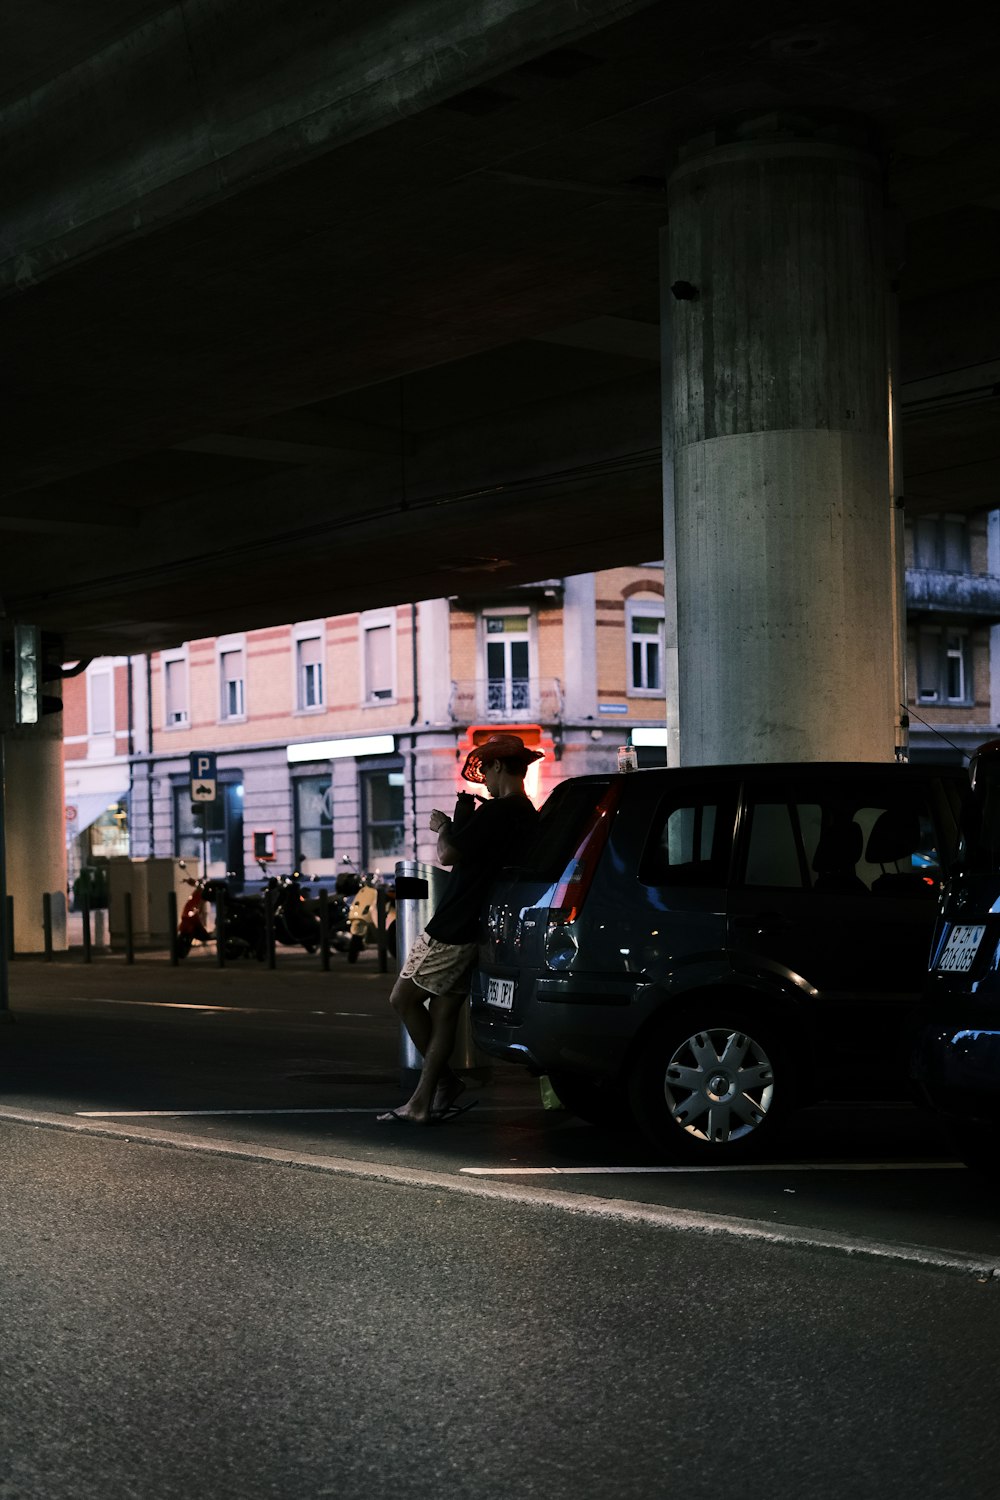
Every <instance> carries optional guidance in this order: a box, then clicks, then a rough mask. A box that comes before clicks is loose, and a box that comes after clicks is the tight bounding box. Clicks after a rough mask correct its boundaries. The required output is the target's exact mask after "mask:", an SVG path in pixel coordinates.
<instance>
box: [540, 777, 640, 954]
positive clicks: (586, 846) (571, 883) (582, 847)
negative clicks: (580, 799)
mask: <svg viewBox="0 0 1000 1500" xmlns="http://www.w3.org/2000/svg"><path fill="white" fill-rule="evenodd" d="M621 786H622V784H621V781H613V782H612V783H611V785H610V786H609V787H608V789H607V791H606V792H605V793H604V796H603V797H602V798H601V800H600V802H598V804H597V806H596V807H595V808H594V811H593V812H592V813H591V815H590V819H589V820H588V823H587V826H586V828H585V829H584V833H583V837H582V838H581V840H580V842H579V844H578V845H577V848H576V853H575V854H574V855H573V858H572V859H571V860H570V862H569V864H568V865H567V866H566V869H565V870H564V871H563V874H562V877H561V878H560V880H559V883H558V885H557V886H556V888H555V892H554V894H553V897H552V904H551V906H550V907H549V926H550V928H551V927H552V926H553V925H554V924H558V925H560V926H565V924H566V923H567V922H575V921H576V919H577V917H578V916H579V915H580V910H581V908H582V906H583V903H584V901H585V900H586V899H587V892H588V891H589V890H590V887H591V885H592V884H593V880H594V876H595V874H596V873H597V866H598V863H599V861H600V858H601V855H602V854H603V853H604V846H605V844H606V843H607V842H608V834H609V833H610V832H611V823H612V819H613V817H614V814H615V811H616V810H617V807H618V799H619V797H620V796H621Z"/></svg>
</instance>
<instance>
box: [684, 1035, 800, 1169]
mask: <svg viewBox="0 0 1000 1500" xmlns="http://www.w3.org/2000/svg"><path fill="white" fill-rule="evenodd" d="M663 1096H664V1098H665V1100H666V1103H667V1108H668V1109H669V1111H670V1114H671V1116H672V1118H673V1119H674V1120H676V1121H677V1124H678V1125H680V1126H681V1128H682V1129H683V1130H685V1131H687V1133H688V1135H690V1136H693V1137H694V1138H695V1139H696V1140H700V1141H711V1142H713V1144H716V1145H724V1144H725V1143H726V1142H727V1141H738V1140H741V1139H742V1138H743V1137H745V1136H748V1135H750V1134H751V1133H752V1132H753V1131H755V1130H757V1129H758V1128H759V1127H760V1125H761V1124H762V1123H763V1121H764V1119H765V1118H766V1116H767V1112H768V1110H769V1109H770V1108H771V1103H772V1100H773V1098H774V1069H773V1068H772V1066H771V1059H770V1058H769V1057H768V1055H767V1053H766V1052H765V1051H764V1049H763V1047H762V1046H761V1045H760V1043H759V1042H755V1041H754V1039H753V1037H751V1036H748V1035H747V1033H746V1032H745V1031H729V1030H728V1029H727V1028H725V1027H722V1028H713V1029H711V1030H708V1031H698V1032H696V1033H695V1034H694V1036H689V1037H688V1038H687V1040H686V1041H684V1042H682V1043H681V1045H680V1046H679V1047H678V1048H677V1050H676V1051H675V1052H674V1054H673V1056H672V1057H671V1059H670V1061H669V1062H668V1063H667V1070H666V1076H665V1078H664V1084H663Z"/></svg>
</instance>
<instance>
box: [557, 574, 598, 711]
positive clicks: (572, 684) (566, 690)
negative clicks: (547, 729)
mask: <svg viewBox="0 0 1000 1500" xmlns="http://www.w3.org/2000/svg"><path fill="white" fill-rule="evenodd" d="M563 694H564V701H563V717H564V718H565V719H566V721H567V723H570V724H572V723H576V722H578V721H579V720H581V719H593V720H595V721H596V719H597V618H596V604H595V590H594V575H593V573H578V574H576V576H575V577H572V578H566V579H564V580H563Z"/></svg>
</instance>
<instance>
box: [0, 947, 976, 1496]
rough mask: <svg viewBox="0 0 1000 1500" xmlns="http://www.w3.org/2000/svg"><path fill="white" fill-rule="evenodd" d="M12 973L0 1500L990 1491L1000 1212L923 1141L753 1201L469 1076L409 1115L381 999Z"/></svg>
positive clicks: (861, 1123)
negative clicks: (456, 1100)
mask: <svg viewBox="0 0 1000 1500" xmlns="http://www.w3.org/2000/svg"><path fill="white" fill-rule="evenodd" d="M334 965H335V966H334V968H333V970H332V971H331V972H330V973H329V974H324V973H323V972H322V971H321V970H320V969H319V966H318V963H317V961H316V960H314V959H308V958H307V957H306V956H305V955H293V954H288V953H283V954H280V955H279V959H278V967H277V969H276V970H275V971H273V972H270V971H267V970H266V969H261V968H260V967H258V966H257V965H244V966H230V967H227V968H226V969H225V970H220V969H218V968H217V966H216V965H215V964H214V962H212V960H211V958H210V956H209V955H207V954H195V955H192V958H191V959H189V960H188V961H187V963H186V964H185V965H182V966H181V967H179V968H178V969H171V968H170V966H169V964H167V963H166V962H164V960H163V956H162V955H160V956H152V955H140V957H139V960H138V961H137V963H136V964H135V965H134V966H128V965H126V964H125V963H124V960H123V959H121V958H120V957H117V956H116V957H99V958H98V959H96V960H95V962H94V963H93V964H91V965H89V966H84V965H82V964H80V963H78V962H67V961H60V962H56V963H53V964H49V965H46V964H43V963H40V962H38V961H34V960H21V959H18V960H17V961H16V962H15V963H14V964H13V965H12V966H11V981H12V1009H11V1020H10V1024H8V1025H2V1026H0V1278H2V1279H0V1375H2V1376H3V1382H4V1384H3V1388H4V1391H5V1398H4V1402H3V1404H2V1406H0V1497H2V1500H12V1497H17V1500H64V1497H65V1500H87V1497H90V1496H94V1497H97V1496H100V1497H102V1500H117V1497H119V1496H121V1497H132V1496H136V1497H142V1500H161V1497H163V1500H172V1497H174V1496H177V1497H180V1496H184V1497H198V1496H205V1497H220V1500H224V1497H225V1500H228V1497H229V1496H233V1497H237V1496H240V1497H247V1500H256V1497H257V1496H262V1497H263V1496H272V1495H273V1496H281V1497H285V1496H288V1497H295V1500H311V1497H313V1496H317V1497H318V1496H324V1495H338V1496H342V1497H354V1496H357V1497H366V1500H367V1497H373V1500H374V1497H382V1496H384V1495H386V1494H390V1493H393V1492H399V1493H400V1494H406V1495H407V1496H417V1497H419V1496H423V1495H428V1496H430V1495H441V1496H452V1495H454V1496H466V1495H468V1496H470V1497H472V1496H477V1497H490V1496H501V1495H504V1496H512V1497H517V1496H520V1495H525V1496H535V1495H539V1496H547V1497H561V1496H564V1495H565V1496H567V1497H569V1496H574V1497H587V1500H589V1497H590V1496H591V1495H593V1496H595V1497H596V1496H598V1495H601V1496H617V1495H621V1496H633V1495H634V1496H644V1497H645V1496H651V1495H652V1496H656V1495H660V1494H665V1493H667V1492H668V1491H672V1490H675V1489H678V1488H680V1489H681V1490H682V1491H683V1492H684V1493H685V1495H687V1496H691V1497H696V1500H697V1497H700V1496H702V1495H704V1496H706V1497H707V1496H709V1495H714V1494H717V1493H718V1492H719V1490H720V1489H721V1488H723V1487H724V1488H725V1491H726V1493H727V1494H729V1495H730V1496H734V1497H736V1500H740V1497H743V1496H745V1497H747V1500H749V1497H751V1496H753V1497H755V1500H756V1497H759V1495H760V1494H761V1492H762V1490H764V1489H766V1490H767V1491H769V1492H770V1493H772V1494H774V1495H776V1496H779V1497H784V1496H786V1495H787V1496H789V1497H790V1496H792V1495H795V1496H796V1497H799V1496H801V1495H803V1494H806V1495H810V1496H813V1495H814V1496H818V1497H824V1496H827V1495H830V1496H833V1495H834V1494H837V1495H844V1494H849V1495H851V1496H859V1497H865V1496H868V1495H871V1496H873V1497H874V1496H875V1495H879V1496H882V1495H900V1496H902V1495H904V1494H905V1495H909V1494H911V1493H913V1492H916V1491H918V1489H919V1493H921V1494H925V1495H942V1496H943V1495H945V1494H946V1493H947V1494H949V1495H951V1494H952V1493H953V1492H954V1489H955V1488H956V1486H958V1485H960V1487H961V1488H962V1490H963V1491H964V1492H965V1494H966V1495H969V1496H972V1497H975V1500H978V1497H979V1496H983V1497H986V1496H994V1495H995V1494H996V1478H995V1475H996V1465H997V1458H998V1442H1000V1440H998V1437H997V1424H996V1422H995V1415H994V1414H995V1404H996V1397H997V1390H996V1385H997V1380H996V1375H995V1348H996V1336H997V1322H998V1316H1000V1315H998V1306H1000V1304H998V1300H997V1299H998V1297H1000V1277H998V1276H994V1274H993V1270H994V1268H995V1267H1000V1210H998V1207H997V1204H996V1201H995V1199H994V1198H993V1196H992V1195H991V1194H990V1193H989V1192H988V1191H986V1189H985V1188H984V1186H983V1184H982V1183H981V1182H980V1181H979V1180H978V1179H976V1178H975V1177H974V1174H972V1173H970V1172H967V1171H966V1170H965V1169H964V1168H962V1167H960V1166H958V1165H957V1164H956V1163H955V1162H954V1160H953V1158H952V1157H951V1154H950V1151H949V1149H948V1147H947V1144H946V1143H945V1142H944V1141H943V1139H942V1137H941V1136H940V1134H939V1132H938V1131H937V1129H936V1127H935V1125H934V1123H933V1122H931V1121H928V1120H926V1119H924V1118H923V1117H922V1116H920V1115H919V1114H917V1112H916V1111H913V1110H910V1109H905V1108H897V1107H881V1108H876V1107H868V1108H865V1109H861V1108H854V1109H847V1108H840V1109H825V1110H823V1109H816V1110H812V1111H809V1112H806V1113H804V1114H802V1115H800V1116H799V1117H798V1119H797V1120H796V1121H795V1122H794V1123H793V1124H791V1125H790V1126H789V1127H788V1129H787V1130H786V1133H785V1136H784V1137H783V1138H782V1139H781V1140H780V1141H778V1142H777V1143H776V1144H775V1146H774V1147H773V1150H772V1159H771V1160H769V1161H766V1162H764V1163H762V1164H760V1166H759V1167H758V1168H757V1169H755V1170H748V1169H740V1170H737V1171H730V1172H710V1173H705V1172H686V1171H685V1172H678V1171H664V1170H663V1167H664V1164H663V1163H662V1162H660V1161H658V1160H657V1158H656V1155H655V1153H654V1152H652V1151H651V1150H650V1149H649V1148H647V1147H646V1146H645V1145H644V1143H643V1142H642V1141H641V1140H639V1139H638V1138H636V1137H635V1136H633V1135H631V1134H629V1133H626V1132H622V1133H620V1134H603V1133H601V1132H599V1131H597V1130H595V1129H593V1128H591V1127H589V1126H586V1125H584V1124H583V1123H582V1122H579V1121H576V1120H574V1119H573V1118H572V1117H570V1116H568V1115H567V1114H566V1113H565V1112H563V1111H557V1110H546V1109H544V1108H543V1107H542V1100H541V1095H540V1092H539V1088H538V1085H537V1083H535V1082H534V1081H532V1080H530V1079H527V1078H526V1077H524V1076H522V1075H521V1074H520V1073H519V1072H517V1071H515V1070H510V1069H505V1068H495V1069H493V1070H492V1071H490V1070H488V1069H486V1068H485V1067H484V1068H482V1069H481V1070H480V1071H478V1072H477V1073H476V1074H475V1075H474V1076H471V1077H470V1079H469V1088H468V1090H467V1097H469V1098H476V1099H477V1101H478V1102H477V1104H476V1106H475V1108H474V1109H472V1110H471V1111H470V1112H469V1113H467V1114H465V1115H463V1116H462V1117H461V1118H460V1119H458V1120H456V1121H454V1122H451V1123H449V1124H447V1125H445V1126H442V1127H439V1128H435V1129H432V1130H416V1129H414V1128H409V1127H406V1126H402V1125H388V1126H387V1125H381V1124H379V1123H378V1122H377V1120H376V1118H375V1116H376V1114H377V1113H378V1112H379V1110H381V1109H383V1108H385V1107H386V1106H388V1105H392V1104H394V1103H397V1102H399V1100H400V1099H401V1097H402V1095H401V1092H400V1064H399V1034H398V1028H397V1026H396V1023H395V1021H394V1019H393V1017H392V1015H391V1013H390V1012H389V1011H388V1007H387V1004H386V1001H387V995H388V990H389V988H390V985H391V976H389V975H385V974H380V973H379V972H378V969H377V966H376V964H375V962H374V959H373V957H372V956H371V955H365V956H363V958H362V962H361V963H360V964H359V965H358V966H357V968H356V969H350V968H348V967H347V965H346V964H344V963H343V961H341V962H340V963H339V964H337V962H336V958H335V960H334Z"/></svg>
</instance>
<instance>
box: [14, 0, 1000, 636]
mask: <svg viewBox="0 0 1000 1500" xmlns="http://www.w3.org/2000/svg"><path fill="white" fill-rule="evenodd" d="M994 19H995V10H994V8H993V7H991V6H987V5H968V4H962V3H959V4H958V5H957V6H956V7H953V8H951V9H949V10H947V11H942V12H939V13H937V14H936V15H935V16H933V17H932V18H931V17H928V18H925V19H923V20H919V21H918V20H917V19H916V18H915V13H914V11H913V8H912V6H909V5H903V4H900V3H888V4H883V5H880V6H871V5H870V4H847V5H839V6H836V7H834V8H833V10H832V11H831V8H830V7H829V6H825V5H820V4H814V3H807V4H801V3H796V4H780V3H775V0H766V3H763V4H759V5H755V6H747V5H743V4H737V3H733V0H711V3H709V4H707V5H704V6H701V7H694V8H686V9H681V8H678V7H677V6H675V5H668V4H663V3H660V4H655V3H654V4H648V3H637V0H629V3H622V0H589V3H582V0H576V3H568V0H544V3H530V0H478V3H475V0H473V3H469V0H462V3H456V0H423V3H421V4H403V3H396V4H392V3H381V4H372V3H370V0H368V3H365V0H358V3H354V4H348V5H338V6H336V7H332V8H330V7H300V6H295V5H289V4H287V3H281V0H211V3H200V4H192V3H184V4H176V3H157V0H94V3H92V4H88V5H86V6H84V7H80V6H77V5H73V4H68V3H62V4H60V3H58V0H46V3H39V4H36V5H34V6H31V7H16V8H15V9H14V11H13V12H12V13H11V14H9V15H8V16H7V17H6V19H5V22H4V29H5V33H6V35H5V40H4V47H3V53H2V61H0V99H2V108H0V119H2V126H0V150H2V153H3V159H2V173H0V182H2V189H0V191H2V195H3V199H4V202H3V212H2V215H0V218H2V222H3V225H4V230H3V249H2V252H0V262H2V263H0V289H2V294H3V295H2V302H0V320H2V321H0V327H2V344H3V348H4V350H5V356H6V358H5V364H6V366H7V378H8V382H9V384H8V397H7V402H6V410H7V417H8V423H7V436H6V440H5V449H6V462H5V464H4V472H3V485H2V494H0V528H2V539H0V547H2V563H0V589H2V593H3V598H4V602H5V607H6V611H7V614H8V617H10V618H21V619H27V620H30V621H32V622H35V623H39V624H41V625H42V626H43V627H45V628H46V629H48V630H51V631H53V632H56V633H57V634H58V635H60V636H61V637H62V638H63V642H64V645H63V650H64V652H65V653H66V654H67V655H78V654H82V653H99V652H105V651H124V650H137V649H144V648H149V647H156V646H163V645H167V644H170V643H174V642H177V641H179V640H180V639H183V638H185V637H191V636H197V635H199V634H209V633H215V632H218V631H223V630H231V629H238V628H242V627H247V626H254V625H263V624H267V623H269V622H280V621H284V620H286V619H289V618H302V617H305V616H309V615H313V614H319V613H329V612H336V611H340V610H350V609H354V608H357V607H359V606H370V605H375V604H379V603H384V602H390V601H393V600H397V601H398V600H408V599H413V598H415V597H426V596H431V595H440V594H449V593H455V592H457V591H458V590H459V589H461V590H463V591H468V590H473V589H475V588H477V587H478V586H480V585H482V584H485V583H493V582H495V581H497V580H498V579H501V578H502V579H504V580H509V581H516V580H524V579H529V578H532V577H538V576H551V575H557V574H563V573H568V572H572V571H575V570H583V569H587V568H590V567H592V566H594V565H595V564H596V563H609V562H615V561H625V560H634V559H638V558H644V557H647V556H660V555H661V554H662V550H663V543H662V539H661V533H662V519H661V480H660V447H661V423H660V394H659V352H660V350H659V345H660V290H659V282H660V272H659V263H658V262H659V248H658V241H659V235H660V231H661V228H662V226H663V225H664V224H665V223H666V221H667V217H668V214H667V197H666V188H665V183H666V177H667V174H668V173H669V172H670V171H671V169H672V168H673V167H674V166H675V164H676V162H677V160H678V153H679V151H680V150H681V148H682V147H683V146H684V145H685V143H686V142H689V141H691V140H692V139H694V138H697V137H700V136H704V135H705V134H706V133H707V132H710V131H717V130H718V129H719V127H720V126H722V127H724V128H725V127H727V126H728V124H729V123H730V122H732V121H736V120H740V119H743V118H746V117H747V116H748V115H756V116H766V115H768V114H775V113H777V114H780V115H782V116H785V117H787V116H788V115H790V114H795V113H798V112H802V111H804V110H808V111H810V112H811V113H813V114H814V115H816V116H818V117H820V118H822V119H825V120H833V121H839V120H844V119H847V120H850V121H851V122H854V123H855V124H856V125H859V126H861V128H862V129H863V130H864V132H865V133H866V134H867V136H868V137H869V139H870V140H871V142H872V144H873V146H874V149H875V150H876V152H877V153H878V154H879V157H880V159H881V160H882V161H884V163H885V167H886V174H887V196H888V200H889V202H890V204H891V205H893V212H894V214H895V216H896V222H894V224H893V225H892V226H891V235H892V238H893V241H894V245H895V248H894V249H893V252H892V253H893V256H894V257H895V260H896V261H897V262H898V279H899V289H900V297H901V339H902V353H901V361H900V370H901V377H902V380H903V382H904V385H903V387H902V396H903V407H904V420H905V430H904V436H905V458H904V463H905V494H906V498H907V503H908V504H909V505H911V506H913V507H924V508H929V509H936V508H940V507H947V508H948V509H953V510H954V509H963V508H966V507H968V508H974V507H977V506H983V505H987V504H993V503H995V502H996V500H997V497H998V494H1000V486H998V484H997V479H998V474H1000V436H998V433H1000V422H998V415H1000V399H998V396H997V381H998V380H1000V332H998V331H1000V275H998V264H997V254H996V246H997V243H998V235H997V230H998V226H1000V170H998V169H1000V134H998V127H997V121H996V90H997V81H998V76H1000V70H998V53H997V47H996V41H995V27H994V26H993V24H992V23H993V21H994ZM763 290H764V289H762V291H763ZM668 300H669V299H668ZM498 496H501V497H502V500H501V501H500V502H499V503H498ZM501 515H502V517H503V519H504V524H503V525H502V526H501V525H500V524H499V520H498V517H499V516H501Z"/></svg>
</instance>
